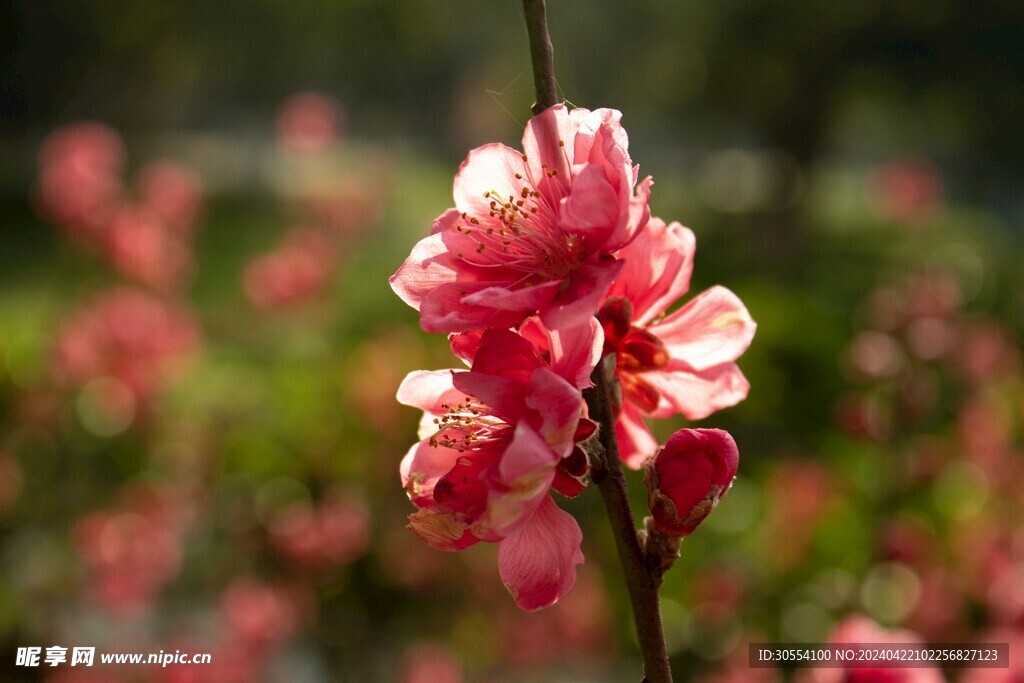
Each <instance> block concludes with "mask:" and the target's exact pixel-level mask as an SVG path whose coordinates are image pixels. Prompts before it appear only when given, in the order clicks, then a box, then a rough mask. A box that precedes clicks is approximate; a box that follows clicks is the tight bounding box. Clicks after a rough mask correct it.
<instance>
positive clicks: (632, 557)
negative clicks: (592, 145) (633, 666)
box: [523, 0, 672, 683]
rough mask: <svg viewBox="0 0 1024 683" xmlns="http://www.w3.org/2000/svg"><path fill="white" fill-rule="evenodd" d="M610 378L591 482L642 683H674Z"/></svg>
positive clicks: (536, 40)
mask: <svg viewBox="0 0 1024 683" xmlns="http://www.w3.org/2000/svg"><path fill="white" fill-rule="evenodd" d="M523 14H524V16H525V18H526V30H527V32H528V33H529V35H530V57H531V61H532V63H533V81H534V85H535V86H536V89H537V102H536V103H535V104H534V105H533V113H534V114H540V113H541V112H542V111H544V110H545V109H547V108H548V107H550V106H553V105H555V104H557V102H558V91H557V87H556V83H555V65H554V52H553V50H552V48H551V39H550V37H549V36H548V24H547V16H546V9H545V6H544V0H523ZM614 372H615V357H614V356H611V357H609V358H606V359H605V360H604V361H602V362H600V363H598V364H597V367H596V368H595V369H594V372H593V375H592V379H593V381H594V386H593V387H592V388H590V389H587V390H585V391H584V392H583V396H584V398H585V399H586V401H587V406H588V408H589V414H590V418H591V419H592V420H594V421H595V422H596V423H597V424H598V431H597V435H596V443H591V447H590V448H589V449H588V450H589V451H590V452H589V457H590V462H591V480H592V481H593V482H594V483H595V484H596V485H597V487H598V489H599V490H600V491H601V497H602V498H603V499H604V505H605V508H606V509H607V510H608V519H609V521H610V522H611V527H612V534H613V535H614V536H615V546H616V548H617V549H618V552H619V561H620V562H621V563H622V569H623V574H624V575H625V578H626V587H627V589H628V590H629V599H630V602H631V603H632V605H633V622H634V624H635V626H636V633H637V638H638V640H639V642H640V651H641V652H642V653H643V658H644V676H645V677H644V682H645V683H672V670H671V669H670V668H669V662H668V652H667V650H666V648H665V633H664V630H663V628H662V625H661V606H660V604H659V602H658V588H659V587H660V585H661V574H662V572H663V571H664V568H663V567H662V566H660V565H659V566H654V564H653V563H651V562H648V561H647V557H646V555H645V552H644V548H643V547H642V546H641V543H640V537H639V536H638V535H637V529H636V522H635V521H634V519H633V510H632V509H631V508H630V506H629V491H628V489H627V488H626V477H625V475H624V474H623V472H622V463H621V461H620V460H619V447H618V443H617V442H616V440H615V415H614V412H613V410H612V403H611V395H610V393H609V390H610V388H611V387H610V384H611V382H612V376H613V375H614Z"/></svg>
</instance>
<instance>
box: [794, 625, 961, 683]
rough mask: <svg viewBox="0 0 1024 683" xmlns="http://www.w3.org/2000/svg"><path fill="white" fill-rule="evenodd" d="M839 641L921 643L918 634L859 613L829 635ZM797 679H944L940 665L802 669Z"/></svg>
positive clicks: (833, 682) (899, 682)
mask: <svg viewBox="0 0 1024 683" xmlns="http://www.w3.org/2000/svg"><path fill="white" fill-rule="evenodd" d="M828 642H829V643H834V644H838V645H842V644H847V643H849V644H857V643H879V644H884V643H889V644H893V645H899V644H913V645H923V644H924V643H923V641H922V640H921V637H920V636H918V635H917V634H916V633H914V632H913V631H907V630H904V629H893V630H889V629H886V628H883V627H882V626H880V625H879V624H878V623H876V622H875V621H874V620H872V619H870V618H869V617H866V616H864V615H861V614H853V615H850V616H848V617H846V618H845V619H843V621H841V622H840V623H839V624H838V625H837V626H836V628H835V629H834V630H833V631H832V634H831V635H830V636H829V639H828ZM800 673H801V674H802V675H801V676H800V677H799V681H801V682H806V683H943V681H944V680H945V679H944V678H943V676H942V669H940V668H937V667H935V668H928V667H914V668H885V667H859V668H828V669H803V670H802V671H801V672H800Z"/></svg>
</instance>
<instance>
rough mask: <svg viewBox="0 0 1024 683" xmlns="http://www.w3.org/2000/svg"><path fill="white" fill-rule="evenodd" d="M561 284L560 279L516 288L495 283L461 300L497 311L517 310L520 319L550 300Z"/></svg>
mask: <svg viewBox="0 0 1024 683" xmlns="http://www.w3.org/2000/svg"><path fill="white" fill-rule="evenodd" d="M561 285H562V281H561V280H549V281H547V282H542V283H540V284H539V285H533V286H531V287H519V288H516V289H513V288H511V287H505V286H503V285H497V286H493V287H488V288H486V289H481V290H479V291H476V292H474V293H472V294H470V295H468V296H466V297H465V298H464V299H463V302H464V303H466V304H470V305H473V306H481V307H486V308H492V309H496V310H499V311H518V312H519V313H520V316H519V317H520V319H522V318H524V317H526V316H527V315H529V314H530V313H532V312H533V311H536V310H537V309H539V308H541V307H543V306H545V305H546V304H547V303H548V302H550V301H551V300H552V299H553V298H554V297H555V294H557V293H558V288H559V287H560V286H561Z"/></svg>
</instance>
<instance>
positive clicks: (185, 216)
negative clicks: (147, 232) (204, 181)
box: [135, 161, 203, 236]
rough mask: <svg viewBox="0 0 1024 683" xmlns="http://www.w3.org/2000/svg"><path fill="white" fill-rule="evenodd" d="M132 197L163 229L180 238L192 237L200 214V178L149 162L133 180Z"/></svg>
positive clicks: (162, 163) (172, 166)
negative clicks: (133, 195) (155, 217)
mask: <svg viewBox="0 0 1024 683" xmlns="http://www.w3.org/2000/svg"><path fill="white" fill-rule="evenodd" d="M135 193H136V197H137V199H138V201H139V202H140V203H142V204H144V205H146V206H147V207H148V208H149V209H150V210H152V211H153V212H154V213H155V214H156V216H157V217H158V219H159V220H160V222H161V223H162V224H163V225H164V226H166V227H167V228H168V229H169V230H170V231H172V232H174V233H176V234H179V235H182V236H188V235H191V234H192V232H193V231H194V230H195V228H196V224H197V223H198V222H199V220H200V218H201V215H202V212H203V193H202V185H201V184H200V182H199V178H197V177H196V175H195V174H194V173H193V172H192V171H190V170H189V169H187V168H185V167H184V166H181V165H179V164H176V163H173V162H170V161H156V162H152V163H149V164H147V165H146V166H144V167H143V168H142V169H140V170H139V172H138V173H137V174H136V176H135Z"/></svg>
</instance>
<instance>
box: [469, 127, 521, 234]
mask: <svg viewBox="0 0 1024 683" xmlns="http://www.w3.org/2000/svg"><path fill="white" fill-rule="evenodd" d="M525 168H526V164H525V163H524V162H523V155H522V154H520V153H519V152H517V151H516V150H514V149H512V148H511V147H507V146H505V145H502V144H498V143H491V144H488V145H484V146H483V147H477V148H476V149H474V150H473V151H471V152H470V153H469V155H468V156H467V157H466V160H465V161H463V162H462V165H461V166H460V167H459V172H458V173H457V174H456V175H455V186H454V188H453V192H452V194H453V195H454V197H455V206H456V207H457V208H458V210H459V212H464V213H466V214H467V215H468V216H469V217H470V218H476V219H478V220H481V221H483V220H487V219H488V217H489V216H490V211H491V201H492V200H491V198H490V197H487V196H484V195H487V194H491V195H494V194H498V195H500V198H501V199H502V200H506V199H507V198H508V197H509V196H514V197H518V195H519V189H520V188H521V187H522V181H521V180H518V179H517V178H516V174H517V173H519V174H520V175H522V173H523V172H524V171H525Z"/></svg>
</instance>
